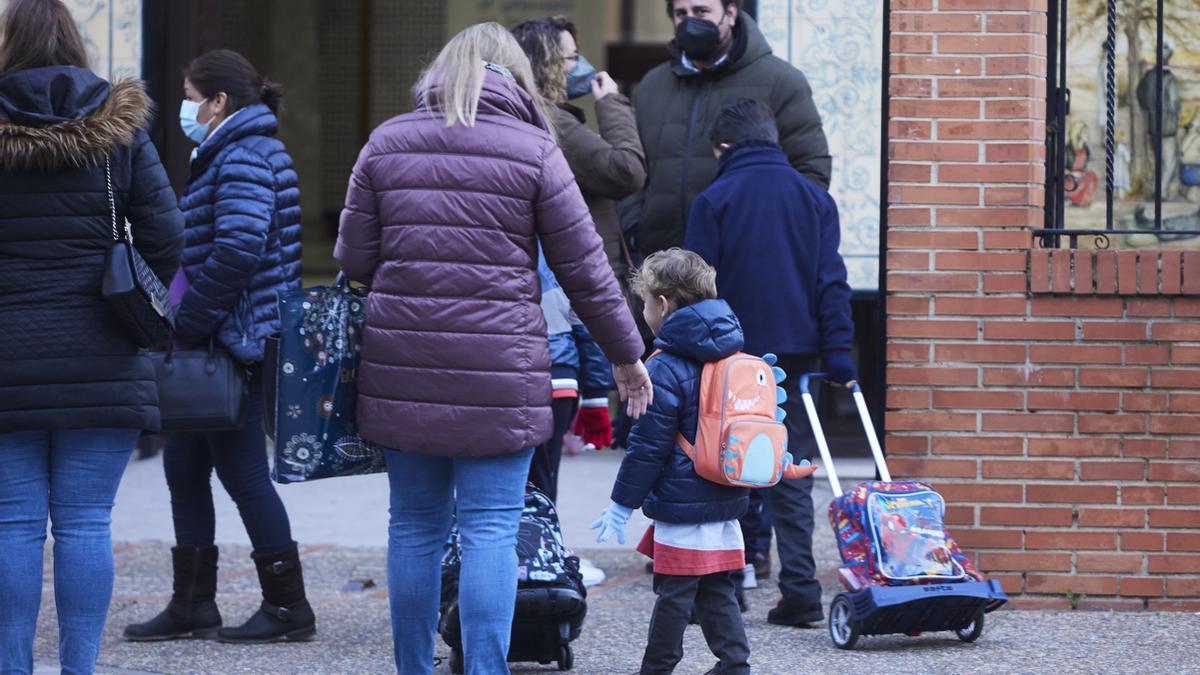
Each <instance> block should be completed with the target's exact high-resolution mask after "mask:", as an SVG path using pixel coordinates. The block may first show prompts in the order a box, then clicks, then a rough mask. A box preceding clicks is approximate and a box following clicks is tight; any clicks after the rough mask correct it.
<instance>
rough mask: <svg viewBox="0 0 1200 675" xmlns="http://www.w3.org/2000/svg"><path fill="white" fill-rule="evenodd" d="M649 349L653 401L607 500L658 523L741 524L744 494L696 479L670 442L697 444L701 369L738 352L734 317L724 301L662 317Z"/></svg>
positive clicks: (686, 460) (745, 502)
mask: <svg viewBox="0 0 1200 675" xmlns="http://www.w3.org/2000/svg"><path fill="white" fill-rule="evenodd" d="M654 347H655V349H657V350H661V352H662V353H661V354H658V355H657V356H655V357H654V358H652V359H650V360H649V361H648V362H647V363H646V368H647V369H648V370H649V371H650V381H651V382H652V383H653V384H654V402H653V403H652V404H651V405H650V408H649V410H647V411H646V414H645V415H643V416H642V417H640V418H639V419H638V421H637V422H636V423H634V425H633V430H632V431H630V432H629V444H628V450H626V451H625V458H624V460H622V462H621V470H620V472H619V473H618V474H617V482H616V484H615V485H614V486H613V490H612V500H613V501H614V502H616V503H618V504H621V505H622V506H627V507H629V508H631V509H636V508H638V507H639V506H640V507H641V508H642V512H643V513H645V514H646V516H647V517H649V518H653V519H654V520H661V521H662V522H664V523H711V522H719V521H723V520H732V519H734V518H740V517H741V516H742V514H743V513H745V511H746V506H747V505H748V504H749V495H750V491H749V489H747V488H739V487H730V486H726V485H718V484H717V483H713V482H710V481H708V480H705V479H703V478H701V477H700V474H698V473H696V466H695V464H694V463H693V462H692V460H691V459H689V458H688V456H687V454H685V453H684V451H683V448H681V447H679V443H678V442H677V441H676V437H677V436H678V435H679V434H680V433H682V434H683V436H684V438H686V439H687V440H688V442H691V443H695V441H696V425H697V423H698V421H699V416H700V374H701V371H702V370H703V369H704V364H705V363H708V362H711V361H717V360H720V359H723V358H725V357H727V356H731V355H733V354H735V353H737V352H739V351H742V327H741V326H740V325H739V324H738V318H737V317H736V316H735V315H734V313H733V311H732V310H731V309H730V308H729V305H728V304H726V303H725V301H724V300H705V301H703V302H698V303H696V304H694V305H689V306H687V307H684V308H683V309H679V310H676V311H675V312H673V313H672V314H671V315H670V316H668V317H667V320H666V321H664V322H663V325H662V328H661V329H660V330H659V334H658V337H657V339H655V341H654Z"/></svg>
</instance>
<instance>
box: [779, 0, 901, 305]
mask: <svg viewBox="0 0 1200 675" xmlns="http://www.w3.org/2000/svg"><path fill="white" fill-rule="evenodd" d="M758 7H759V10H758V15H759V25H760V26H761V27H762V30H763V33H764V34H765V35H766V37H767V40H768V41H769V42H770V44H771V48H772V49H773V50H774V52H775V54H776V55H778V56H780V57H782V58H785V59H787V60H788V61H789V62H790V63H792V64H793V65H795V66H796V67H798V68H800V69H801V70H802V71H804V74H805V75H806V76H807V77H808V83H809V85H811V86H812V90H813V98H814V100H815V101H816V104H817V108H818V110H820V111H821V119H822V121H823V122H824V125H825V135H826V136H827V137H828V138H829V147H830V152H831V154H832V155H833V185H832V186H831V187H830V193H831V194H832V195H833V196H834V198H836V199H837V202H838V208H839V211H840V213H841V219H842V249H841V250H842V255H843V256H845V258H846V266H847V268H848V269H849V273H850V285H851V286H852V287H853V288H854V289H855V290H875V289H877V288H878V286H879V276H878V275H879V213H880V204H879V190H880V187H879V186H880V161H881V156H882V140H881V133H882V129H881V127H880V125H881V123H882V116H883V115H882V110H883V98H882V97H883V66H882V64H883V27H884V16H883V3H882V2H880V1H879V0H760V2H759V3H758Z"/></svg>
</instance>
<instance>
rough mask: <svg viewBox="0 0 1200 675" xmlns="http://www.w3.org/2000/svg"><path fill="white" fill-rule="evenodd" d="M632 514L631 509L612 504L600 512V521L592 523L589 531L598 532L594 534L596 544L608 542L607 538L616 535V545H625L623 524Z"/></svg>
mask: <svg viewBox="0 0 1200 675" xmlns="http://www.w3.org/2000/svg"><path fill="white" fill-rule="evenodd" d="M632 513H633V509H631V508H629V507H628V506H621V505H620V504H618V503H616V502H613V503H612V504H611V505H610V506H609V507H608V508H607V509H604V510H603V511H601V512H600V519H599V520H597V521H596V522H594V523H592V526H591V529H593V530H596V529H598V530H600V532H598V533H597V534H596V543H603V542H606V541H608V538H609V537H611V536H613V535H614V534H615V535H617V543H618V544H621V545H624V544H625V523H627V522H629V516H630V515H631V514H632Z"/></svg>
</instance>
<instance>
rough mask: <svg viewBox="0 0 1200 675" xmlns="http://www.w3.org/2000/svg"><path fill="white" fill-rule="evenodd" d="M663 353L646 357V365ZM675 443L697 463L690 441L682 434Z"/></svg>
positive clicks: (658, 352) (656, 352)
mask: <svg viewBox="0 0 1200 675" xmlns="http://www.w3.org/2000/svg"><path fill="white" fill-rule="evenodd" d="M662 353H663V350H661V349H656V350H654V353H652V354H650V356H647V357H646V363H650V361H652V360H654V357H656V356H659V355H660V354H662ZM675 442H676V443H678V444H679V447H681V448H683V454H685V455H687V457H688V459H690V460H692V461H693V462H695V461H696V446H694V445H692V444H691V443H688V440H687V439H686V438H684V437H683V434H682V433H681V434H678V435H676V436H675Z"/></svg>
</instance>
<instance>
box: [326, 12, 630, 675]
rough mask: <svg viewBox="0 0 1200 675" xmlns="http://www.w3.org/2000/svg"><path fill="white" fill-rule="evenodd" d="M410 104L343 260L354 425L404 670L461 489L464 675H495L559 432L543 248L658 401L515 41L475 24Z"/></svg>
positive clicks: (597, 331)
mask: <svg viewBox="0 0 1200 675" xmlns="http://www.w3.org/2000/svg"><path fill="white" fill-rule="evenodd" d="M485 64H486V65H485ZM415 95H416V99H417V101H416V102H417V106H416V108H417V109H416V111H415V112H413V113H410V114H407V115H401V116H399V117H396V118H394V119H392V120H390V121H388V122H386V123H384V124H383V125H382V126H380V127H379V128H378V129H376V130H375V132H374V133H373V134H372V135H371V139H370V141H369V143H368V144H367V146H366V147H365V148H364V149H363V151H362V153H361V155H360V156H359V159H358V163H357V164H356V165H355V167H354V172H353V175H352V176H351V178H350V186H349V189H348V191H347V195H346V209H345V211H343V213H342V221H341V231H340V234H339V237H338V243H337V249H336V251H335V255H336V257H337V259H338V261H339V262H340V263H341V265H342V268H343V270H344V271H345V272H346V273H347V274H348V275H349V277H350V278H351V279H353V280H356V281H359V282H362V283H364V284H367V285H369V286H370V287H371V296H370V300H369V301H368V307H367V321H366V326H365V329H364V334H363V345H362V364H361V367H360V372H359V383H358V386H359V389H358V392H359V400H358V426H359V430H360V432H361V433H362V435H363V436H365V437H366V438H367V439H369V440H371V441H374V442H376V443H379V444H381V445H384V446H386V447H387V448H389V450H388V451H387V464H388V474H389V479H390V481H391V485H392V490H391V525H390V528H389V529H390V537H389V542H388V543H389V546H388V588H389V593H390V596H391V598H390V599H391V605H392V634H393V638H394V640H395V656H396V667H397V669H398V670H399V672H402V673H417V672H432V671H433V653H434V635H435V632H436V628H437V620H438V603H439V595H440V563H441V558H442V551H443V545H444V544H445V541H446V537H447V535H448V533H449V530H450V519H451V512H452V508H453V506H454V505H453V501H452V500H453V498H454V494H455V492H456V491H457V495H458V504H457V515H458V525H459V528H460V529H461V531H462V535H463V537H462V540H463V563H462V572H461V576H460V580H459V589H460V592H459V607H460V612H461V617H462V631H463V643H464V645H465V648H466V654H465V658H466V671H467V672H468V673H471V672H474V673H489V674H490V673H505V672H508V668H507V665H506V663H505V661H506V655H507V653H508V646H509V636H510V633H511V628H512V625H511V624H512V615H513V601H514V597H515V594H516V585H517V563H516V553H515V543H516V534H517V529H518V525H519V522H520V514H521V508H522V505H523V502H524V489H523V488H524V485H525V478H526V476H527V474H528V470H529V460H530V457H531V455H532V452H533V451H532V448H533V447H534V446H536V445H538V444H539V443H542V442H544V441H545V440H546V439H547V438H549V436H550V426H551V412H550V399H551V389H550V355H549V350H548V348H547V344H546V322H545V319H544V318H543V315H542V311H541V309H540V307H539V302H538V301H539V296H540V287H539V283H538V275H537V244H538V242H539V241H540V242H541V245H542V248H543V249H544V251H545V255H546V259H547V261H548V262H549V264H550V268H551V269H552V271H553V272H554V275H555V277H557V279H558V281H559V283H560V284H561V285H562V287H563V289H564V290H565V291H566V294H567V296H568V297H569V299H570V301H571V304H572V306H574V307H575V309H576V310H577V313H578V314H579V317H580V319H582V320H583V322H584V323H585V324H586V325H587V327H588V328H589V329H590V330H591V332H592V334H593V335H594V336H595V338H596V341H597V343H599V345H600V346H601V348H602V349H603V350H604V352H605V354H606V355H607V356H608V358H609V360H611V361H612V362H613V363H615V364H619V365H617V366H616V367H615V375H616V379H617V384H618V389H620V390H621V391H622V393H623V394H625V395H626V396H628V397H629V401H630V407H631V408H632V412H633V413H636V414H640V413H641V412H642V411H643V410H644V409H645V407H646V404H647V402H648V399H649V396H650V392H651V389H650V387H649V379H648V377H647V376H646V371H645V367H644V366H642V365H641V363H640V362H639V361H638V358H639V357H640V355H641V352H642V343H641V339H640V337H639V336H638V332H637V329H636V327H635V326H634V322H633V317H632V316H630V314H629V310H628V309H627V307H626V305H625V300H624V298H623V297H622V296H621V292H620V289H619V288H618V286H617V282H616V279H615V278H614V277H613V274H612V271H611V270H610V268H609V266H608V261H607V259H606V258H605V255H604V249H603V246H602V244H601V241H600V237H599V236H597V235H596V231H595V227H594V226H593V225H592V222H591V218H590V216H589V215H588V209H587V205H586V204H585V203H584V201H583V197H582V196H580V193H579V189H578V187H576V185H575V180H574V177H573V176H572V174H571V171H570V169H569V168H568V167H567V163H566V160H565V159H564V158H563V154H562V151H561V150H560V149H559V147H558V145H557V143H556V142H555V140H554V137H553V136H552V135H551V134H550V132H549V131H547V129H546V124H545V118H544V117H543V112H542V111H543V109H544V107H545V104H544V103H543V102H542V101H541V99H540V98H539V96H538V94H537V92H536V89H535V87H534V84H533V77H532V75H531V72H530V67H529V62H528V60H527V59H526V57H525V55H524V53H523V52H522V51H521V48H520V46H518V45H517V43H516V40H515V39H514V38H513V37H512V35H510V34H509V33H508V31H507V30H505V29H504V27H503V26H500V25H499V24H495V23H487V24H480V25H477V26H472V27H470V28H467V29H466V30H464V31H463V32H462V33H460V34H458V35H457V36H456V37H455V38H454V39H452V40H451V41H450V43H449V44H448V45H447V46H446V47H445V48H444V49H443V50H442V53H441V54H440V55H439V56H438V58H437V60H436V61H434V63H433V65H432V66H431V67H430V69H429V71H428V72H426V74H425V75H424V77H423V78H422V80H421V82H420V83H419V84H418V85H417V88H416V92H415Z"/></svg>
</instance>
